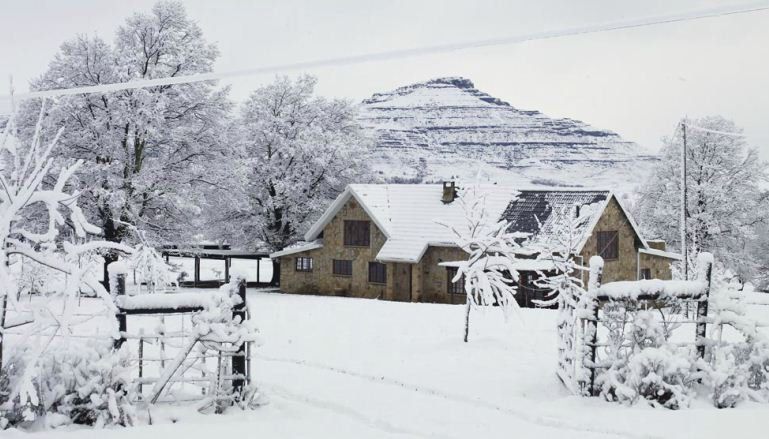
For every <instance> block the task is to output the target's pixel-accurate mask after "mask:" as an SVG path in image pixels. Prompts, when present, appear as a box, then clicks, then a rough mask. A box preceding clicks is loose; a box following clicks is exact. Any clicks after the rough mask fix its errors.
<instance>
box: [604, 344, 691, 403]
mask: <svg viewBox="0 0 769 439" xmlns="http://www.w3.org/2000/svg"><path fill="white" fill-rule="evenodd" d="M691 381H692V362H691V360H690V356H689V355H687V353H686V350H680V349H675V348H673V347H671V346H669V345H663V346H661V347H646V348H642V349H641V350H639V351H637V352H634V353H633V355H631V356H630V358H629V359H628V361H627V362H626V363H624V362H617V363H615V364H614V365H613V366H612V367H611V368H610V369H609V370H608V371H606V372H605V373H604V374H601V375H600V377H599V383H600V384H601V389H602V390H601V395H602V396H603V397H604V398H606V399H608V400H609V401H618V402H623V403H630V404H633V403H636V402H638V401H640V400H643V401H646V402H648V403H649V404H651V405H653V406H661V407H666V408H669V409H679V408H683V407H687V406H688V405H689V402H690V401H691V398H692V397H693V395H694V391H693V389H692V388H691Z"/></svg>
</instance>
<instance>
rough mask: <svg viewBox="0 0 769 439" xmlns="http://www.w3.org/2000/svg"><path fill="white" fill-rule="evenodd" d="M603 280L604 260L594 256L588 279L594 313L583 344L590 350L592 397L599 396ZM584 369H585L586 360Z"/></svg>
mask: <svg viewBox="0 0 769 439" xmlns="http://www.w3.org/2000/svg"><path fill="white" fill-rule="evenodd" d="M602 279H603V258H601V257H600V256H593V257H591V258H590V275H589V278H588V283H587V285H588V296H589V299H590V300H591V302H590V306H591V307H592V308H593V309H592V310H591V311H592V317H591V318H590V319H589V320H587V322H586V325H585V337H584V339H583V343H587V345H588V347H589V350H588V353H589V355H588V359H589V362H590V387H589V392H590V396H597V395H598V391H597V389H596V388H595V378H596V373H595V370H596V365H595V357H596V349H597V347H598V346H597V344H598V306H599V303H598V288H600V287H601V281H602ZM582 367H583V368H584V367H585V364H584V360H583V364H582Z"/></svg>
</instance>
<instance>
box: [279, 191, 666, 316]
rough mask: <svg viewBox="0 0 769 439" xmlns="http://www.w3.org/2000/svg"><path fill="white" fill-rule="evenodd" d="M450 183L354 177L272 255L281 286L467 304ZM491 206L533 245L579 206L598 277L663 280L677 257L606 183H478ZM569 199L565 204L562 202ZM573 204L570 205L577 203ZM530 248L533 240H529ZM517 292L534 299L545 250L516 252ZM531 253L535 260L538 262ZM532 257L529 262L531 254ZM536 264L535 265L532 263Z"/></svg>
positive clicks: (585, 251)
mask: <svg viewBox="0 0 769 439" xmlns="http://www.w3.org/2000/svg"><path fill="white" fill-rule="evenodd" d="M455 193H456V192H455V189H454V187H453V184H451V185H449V184H444V185H440V184H437V185H422V184H417V185H409V184H398V185H395V184H387V185H350V186H348V187H347V189H346V190H345V191H344V192H343V193H342V194H341V195H340V196H339V197H338V198H337V199H336V200H335V201H334V202H333V203H332V204H331V206H329V208H328V209H327V210H326V212H325V213H324V214H323V216H322V217H321V218H320V219H319V220H318V221H317V222H316V223H315V224H314V225H313V227H312V228H311V229H310V230H309V231H308V232H307V234H306V235H305V239H306V242H304V243H301V244H298V245H296V246H292V247H290V248H287V249H284V250H282V251H279V252H275V253H273V254H272V255H271V257H272V258H273V259H277V260H278V261H279V263H280V289H281V290H282V291H283V292H286V293H297V294H320V295H332V296H348V297H360V298H371V299H383V300H393V301H404V302H437V303H464V300H465V294H464V291H463V287H462V285H460V284H459V283H453V282H452V279H453V277H454V275H455V274H456V268H455V267H453V266H451V264H450V262H451V261H462V260H466V259H467V256H468V255H467V253H465V252H464V251H463V250H462V249H461V248H459V247H458V246H457V245H456V243H455V242H454V239H453V236H454V235H453V233H452V232H451V230H450V227H455V228H461V227H462V225H463V224H464V222H465V221H466V219H465V214H464V211H463V209H462V207H461V206H460V205H459V203H456V202H454V197H455ZM484 194H485V200H486V202H485V208H486V210H487V212H488V213H489V214H490V215H491V216H493V217H497V218H500V219H505V220H507V221H508V222H509V223H510V231H521V232H525V233H528V234H530V235H531V236H532V238H531V239H530V240H529V241H528V242H530V243H532V244H535V243H537V242H542V241H543V240H544V239H546V238H547V236H548V227H549V225H551V224H553V223H554V222H556V221H558V220H559V218H558V216H559V215H563V212H565V211H572V210H574V209H576V210H577V211H579V210H580V208H581V209H582V215H583V216H584V218H585V221H584V224H585V225H584V227H583V229H584V230H581V231H580V233H581V234H582V235H583V238H582V239H581V242H580V243H579V245H578V252H576V253H575V256H576V257H577V258H578V261H580V260H581V261H587V260H589V258H590V257H591V256H593V255H601V256H603V257H604V260H605V265H604V281H605V282H611V281H616V280H635V279H638V278H643V277H648V278H659V279H669V278H670V276H671V273H670V263H671V262H672V260H675V259H676V258H677V257H678V256H677V255H675V254H672V253H669V252H666V251H665V249H664V243H663V242H657V241H653V242H651V243H650V242H647V241H645V240H644V239H643V238H642V237H641V236H640V234H639V232H638V228H637V227H636V226H635V223H634V222H633V220H632V218H631V217H630V216H629V213H628V212H627V210H626V209H624V207H623V206H622V204H621V202H620V201H619V200H618V199H617V198H616V197H615V196H614V195H613V194H612V193H611V192H610V191H594V190H591V191H588V190H575V189H557V190H556V189H548V190H544V189H535V190H521V191H518V190H515V189H514V188H509V187H502V186H497V185H490V186H488V187H486V188H484ZM564 207H568V208H569V209H565V208H564ZM573 208H574V209H573ZM534 247H536V246H535V245H532V248H534ZM521 257H522V258H528V260H525V259H523V260H522V262H524V261H525V262H524V264H523V265H525V266H522V270H521V271H520V272H519V273H520V274H521V275H520V285H519V293H518V294H517V296H518V300H519V302H520V303H521V305H523V306H530V305H531V304H532V302H531V301H532V300H534V299H541V298H542V297H543V296H544V294H545V292H544V291H541V290H540V289H538V288H537V287H536V285H535V281H536V279H537V277H538V275H539V273H542V272H544V271H546V267H545V266H546V265H547V261H546V260H544V259H542V258H543V255H540V254H538V253H537V252H530V253H527V254H525V255H522V256H521ZM537 258H540V259H539V260H537ZM532 260H533V261H534V262H532ZM538 265H540V266H542V268H541V269H537V271H534V270H533V269H532V268H531V267H536V266H538Z"/></svg>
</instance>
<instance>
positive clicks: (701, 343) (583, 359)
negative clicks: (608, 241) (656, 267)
mask: <svg viewBox="0 0 769 439" xmlns="http://www.w3.org/2000/svg"><path fill="white" fill-rule="evenodd" d="M704 260H705V261H707V262H705V266H704V267H701V274H700V277H699V278H698V279H696V280H692V281H663V280H657V279H652V280H639V281H623V282H612V283H607V284H602V282H601V281H602V267H603V264H602V262H603V261H596V263H595V265H593V264H594V263H593V261H591V267H590V279H589V281H588V291H587V294H585V295H584V296H583V297H562V298H561V300H560V309H559V318H558V328H557V333H558V343H559V345H558V365H557V369H556V370H557V374H558V377H559V378H560V379H561V381H562V382H563V383H564V385H565V386H566V387H567V388H568V389H569V390H570V391H572V392H573V393H575V394H580V395H586V396H587V395H591V396H596V395H598V394H599V389H598V388H597V386H596V381H597V379H598V377H599V375H600V374H601V373H602V371H603V370H605V369H606V368H608V364H607V363H606V361H604V359H602V358H601V356H600V348H602V347H603V348H606V347H607V346H610V344H609V343H607V341H606V340H604V339H602V338H601V336H600V331H599V330H600V329H602V328H601V327H600V325H601V324H602V323H603V324H608V319H607V318H606V313H607V311H608V310H609V309H610V308H611V306H612V305H614V304H618V303H621V304H622V306H623V307H625V308H624V309H628V308H631V309H644V308H652V309H660V308H664V307H666V306H669V305H670V303H671V302H675V303H677V304H681V303H685V302H694V303H696V305H697V306H696V311H695V314H694V318H693V319H692V320H677V321H676V324H687V323H688V324H693V325H694V330H693V331H692V333H691V335H692V337H691V338H692V339H691V341H689V342H683V343H678V344H679V345H680V344H693V345H695V346H696V349H697V354H698V355H699V356H700V357H704V355H705V344H706V343H705V334H706V329H707V328H706V324H707V313H708V298H709V295H710V287H711V281H712V259H707V258H705V259H704ZM678 311H681V312H683V311H682V310H678ZM686 318H688V317H686Z"/></svg>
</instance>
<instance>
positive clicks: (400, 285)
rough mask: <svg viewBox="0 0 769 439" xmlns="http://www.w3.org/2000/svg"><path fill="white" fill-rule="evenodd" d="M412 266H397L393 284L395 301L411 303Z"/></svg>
mask: <svg viewBox="0 0 769 439" xmlns="http://www.w3.org/2000/svg"><path fill="white" fill-rule="evenodd" d="M412 266H413V265H412V264H395V278H394V282H393V300H395V301H397V302H411V267H412Z"/></svg>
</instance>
